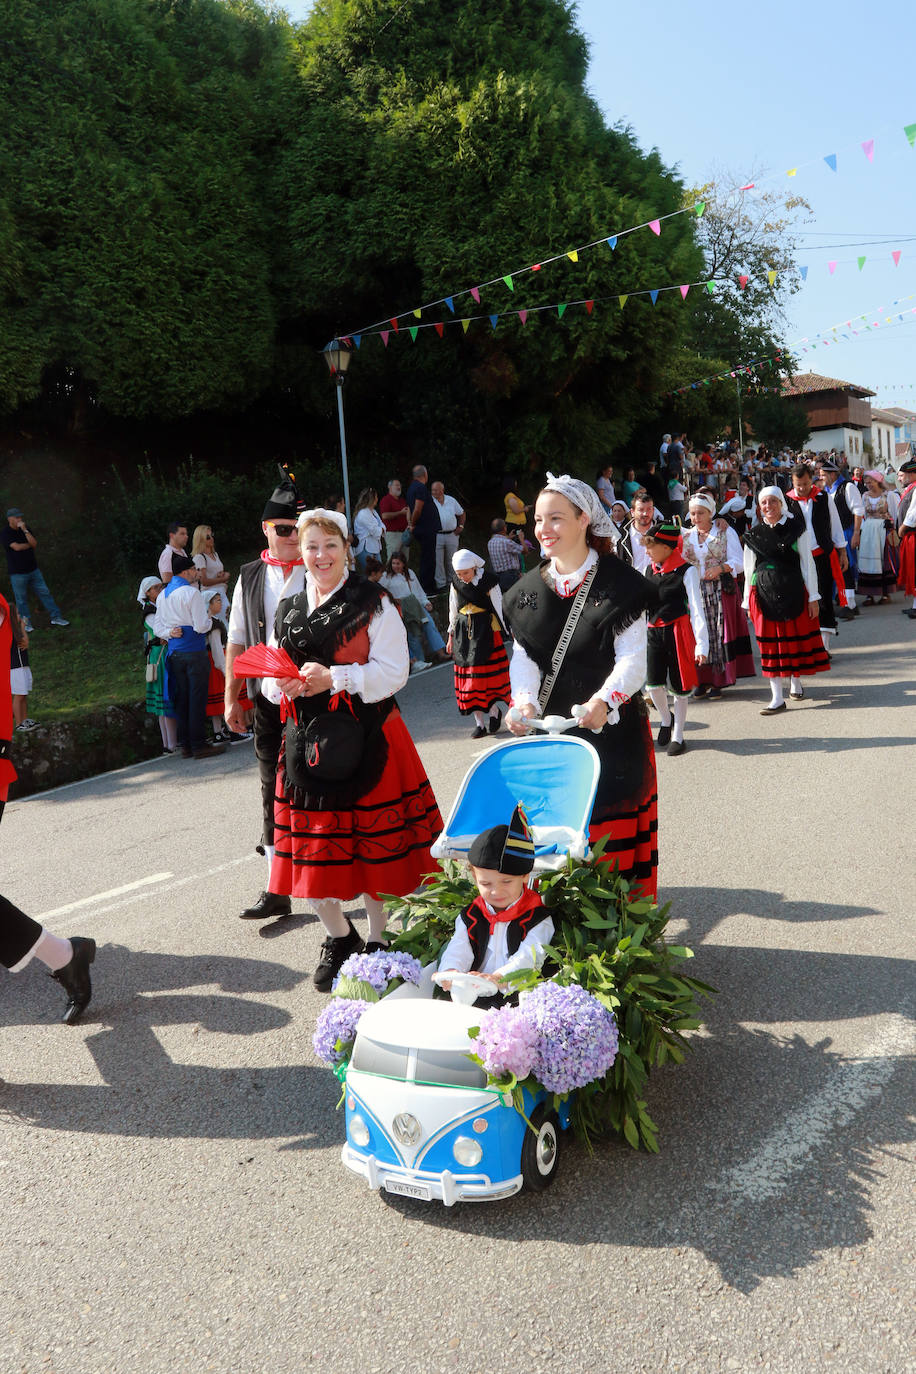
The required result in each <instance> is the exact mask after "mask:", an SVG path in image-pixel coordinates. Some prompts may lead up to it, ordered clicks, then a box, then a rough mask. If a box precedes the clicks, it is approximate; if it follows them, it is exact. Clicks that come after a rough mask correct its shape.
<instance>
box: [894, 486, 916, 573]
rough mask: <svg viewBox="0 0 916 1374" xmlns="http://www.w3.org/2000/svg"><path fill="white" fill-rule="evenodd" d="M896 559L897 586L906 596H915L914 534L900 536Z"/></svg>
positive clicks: (915, 549) (915, 550)
mask: <svg viewBox="0 0 916 1374" xmlns="http://www.w3.org/2000/svg"><path fill="white" fill-rule="evenodd" d="M914 499H916V498H914ZM898 557H899V560H900V566H899V570H898V572H897V586H898V587H900V588H901V590H902V591H904V592H906V594H907V596H916V534H904V535H901V537H900V548H899V551H898Z"/></svg>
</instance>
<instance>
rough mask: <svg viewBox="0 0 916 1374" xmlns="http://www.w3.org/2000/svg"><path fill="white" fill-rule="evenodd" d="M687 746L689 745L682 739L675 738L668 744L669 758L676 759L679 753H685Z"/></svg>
mask: <svg viewBox="0 0 916 1374" xmlns="http://www.w3.org/2000/svg"><path fill="white" fill-rule="evenodd" d="M686 748H687V746H686V744H685V743H684V741H683V740H682V739H673V740H672V741H671V743H670V744H669V745H668V757H669V759H676V758H677V757H678V755H679V754H683V752H684V750H685V749H686Z"/></svg>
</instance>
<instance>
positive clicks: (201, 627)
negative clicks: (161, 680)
mask: <svg viewBox="0 0 916 1374" xmlns="http://www.w3.org/2000/svg"><path fill="white" fill-rule="evenodd" d="M172 571H173V577H172V579H171V581H170V582H169V584H168V586H167V587H166V588H165V589H164V590H163V592H162V594H161V595H160V596H159V597H158V599H157V601H156V614H155V617H154V618H153V633H154V634H155V635H156V637H157V639H164V640H166V641H167V643H168V649H167V656H168V657H167V662H168V674H169V696H170V697H171V700H172V703H173V705H174V707H175V714H176V718H177V721H178V743H179V744H180V746H181V753H182V756H183V757H184V758H186V759H189V758H192V757H193V758H195V759H209V758H213V757H214V756H215V755H216V754H223V753H225V750H226V746H225V745H224V744H208V743H207V683H208V681H209V678H210V655H209V653H208V652H207V635H208V634H209V633H210V630H211V628H212V621H211V619H210V617H209V616H208V615H207V608H206V605H205V604H204V599H203V597H202V596H201V594H200V591H199V589H198V588H197V587H196V586H194V585H192V584H193V583H195V582H196V580H197V578H198V577H199V575H200V574H199V571H198V569H197V568H195V566H194V564H193V563H192V562H191V560H190V558H187V557H186V556H185V555H183V554H177V555H176V556H175V563H174V565H173V569H172ZM175 630H180V631H181V634H180V635H176V634H175V633H174V631H175Z"/></svg>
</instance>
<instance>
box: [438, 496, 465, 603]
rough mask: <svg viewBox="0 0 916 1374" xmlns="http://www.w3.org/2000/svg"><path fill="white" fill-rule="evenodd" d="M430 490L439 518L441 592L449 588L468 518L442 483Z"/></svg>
mask: <svg viewBox="0 0 916 1374" xmlns="http://www.w3.org/2000/svg"><path fill="white" fill-rule="evenodd" d="M429 490H430V495H431V496H432V498H433V504H434V505H435V507H436V511H437V513H438V516H439V533H438V534H437V535H436V590H437V591H440V592H441V591H442V589H443V588H444V587H447V586H448V580H449V572H450V570H451V564H452V557H453V555H454V554H456V553H457V552H458V545H459V543H460V542H461V532H462V530H463V529H464V522H465V518H466V517H465V514H464V509H463V507H462V506H460V505H459V504H458V502H457V501H456V500H455V498H454V496H446V494H445V486H444V485H443V483H442V482H433V484H432V486H431V487H430V489H429Z"/></svg>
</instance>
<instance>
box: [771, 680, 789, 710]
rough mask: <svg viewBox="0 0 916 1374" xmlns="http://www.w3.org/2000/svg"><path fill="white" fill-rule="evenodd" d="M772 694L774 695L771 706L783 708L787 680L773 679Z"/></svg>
mask: <svg viewBox="0 0 916 1374" xmlns="http://www.w3.org/2000/svg"><path fill="white" fill-rule="evenodd" d="M770 692H771V694H772V701H771V702H770V705H771V706H781V705H782V704H783V702H784V701H785V699H786V698H785V678H781V677H771V678H770Z"/></svg>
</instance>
